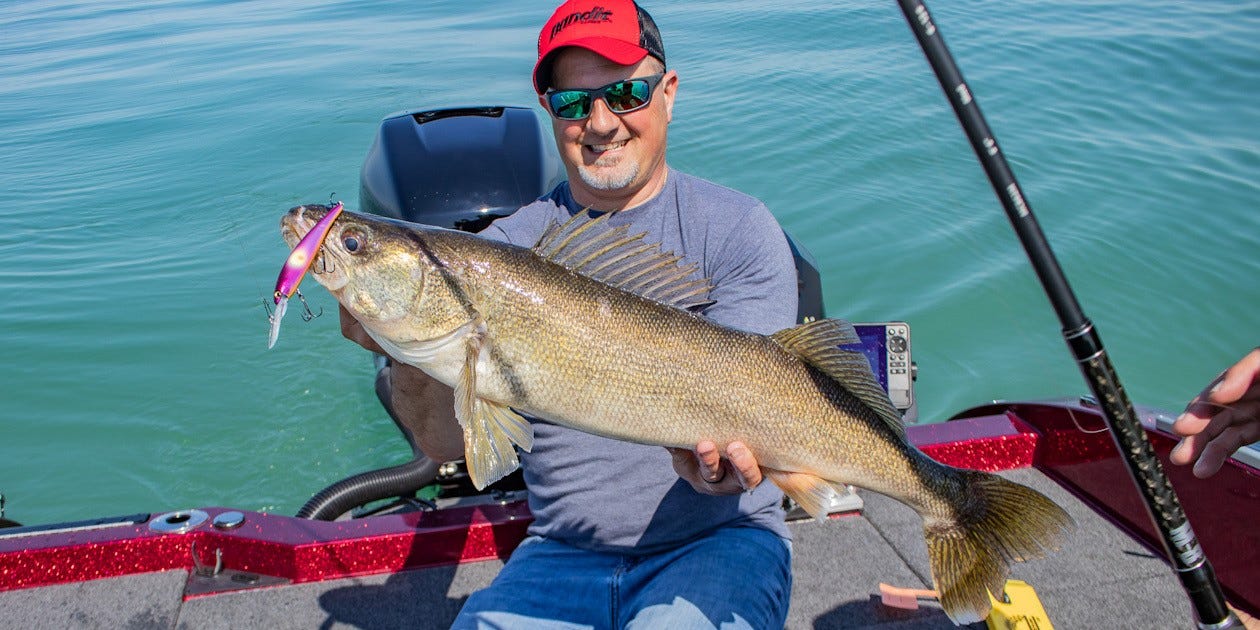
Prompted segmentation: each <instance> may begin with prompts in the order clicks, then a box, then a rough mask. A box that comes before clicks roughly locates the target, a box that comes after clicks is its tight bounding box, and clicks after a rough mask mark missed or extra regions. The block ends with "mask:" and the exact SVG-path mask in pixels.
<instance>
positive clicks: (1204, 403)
mask: <svg viewBox="0 0 1260 630" xmlns="http://www.w3.org/2000/svg"><path fill="white" fill-rule="evenodd" d="M1172 430H1173V432H1174V433H1176V434H1177V435H1180V436H1182V440H1181V442H1180V443H1178V444H1177V446H1176V447H1174V448H1173V450H1172V453H1171V454H1170V455H1169V459H1170V460H1171V461H1172V463H1174V464H1179V465H1185V464H1189V463H1191V462H1194V476H1196V477H1199V478H1205V477H1210V476H1212V475H1214V474H1216V471H1218V470H1220V469H1221V466H1222V465H1224V464H1225V460H1227V459H1229V456H1230V455H1232V454H1233V453H1234V451H1236V450H1238V449H1239V448H1240V447H1243V446H1246V445H1248V444H1251V443H1252V442H1255V441H1257V440H1260V348H1256V349H1255V350H1252V351H1251V352H1250V353H1249V354H1248V355H1247V356H1245V357H1243V358H1242V360H1240V361H1239V362H1238V363H1235V364H1234V366H1233V367H1231V368H1229V369H1228V370H1225V372H1224V373H1222V374H1221V375H1220V376H1218V377H1216V378H1215V379H1214V380H1213V381H1212V382H1211V383H1208V386H1207V387H1205V388H1204V389H1203V391H1202V392H1200V393H1199V395H1198V396H1195V397H1194V399H1193V400H1191V401H1190V404H1189V405H1186V410H1185V412H1184V413H1182V414H1181V416H1179V417H1178V418H1177V420H1176V421H1175V422H1173V425H1172Z"/></svg>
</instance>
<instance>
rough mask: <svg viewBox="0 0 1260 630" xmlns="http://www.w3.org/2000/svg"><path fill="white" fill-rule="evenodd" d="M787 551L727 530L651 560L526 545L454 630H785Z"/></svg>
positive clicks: (766, 536)
mask: <svg viewBox="0 0 1260 630" xmlns="http://www.w3.org/2000/svg"><path fill="white" fill-rule="evenodd" d="M790 545H791V543H789V542H788V541H786V540H784V539H782V538H779V537H778V536H777V535H775V534H773V533H771V532H768V531H766V530H764V529H756V528H751V527H724V528H722V529H719V530H718V531H716V532H714V533H713V534H712V535H710V536H708V537H706V538H703V539H700V540H697V541H695V542H692V543H689V544H686V545H683V546H681V547H679V548H677V549H671V550H669V551H664V552H661V553H657V554H651V555H646V556H627V555H621V554H615V553H600V552H594V551H586V550H582V549H578V548H576V547H572V546H569V545H566V544H564V543H560V542H556V541H552V540H547V539H544V538H539V537H536V536H531V537H529V538H526V539H525V540H524V541H522V542H521V544H520V546H519V547H517V548H516V551H515V552H513V553H512V557H511V558H510V559H509V560H508V562H507V564H505V565H504V567H503V570H502V571H500V572H499V575H498V577H496V578H495V580H494V582H493V583H492V584H491V585H490V586H488V587H486V588H485V589H483V590H481V591H478V592H476V593H473V594H472V596H470V597H469V598H468V601H467V602H466V603H465V604H464V608H463V610H461V611H460V613H459V617H457V618H456V619H455V622H454V624H452V626H451V627H452V628H459V629H465V628H475V629H478V630H484V629H487V628H504V629H517V628H520V629H525V628H530V629H533V628H640V629H643V628H669V629H671V630H672V629H675V628H677V629H681V630H688V629H699V628H706V629H712V628H718V629H720V630H728V629H729V630H734V629H736V628H751V629H754V630H763V629H766V628H782V627H783V623H784V621H785V620H786V619H787V612H788V601H789V599H790V598H791V593H792V561H791V547H790Z"/></svg>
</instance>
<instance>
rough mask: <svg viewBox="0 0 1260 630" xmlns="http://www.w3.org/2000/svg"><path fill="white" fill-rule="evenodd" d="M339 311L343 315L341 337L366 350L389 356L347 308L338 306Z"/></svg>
mask: <svg viewBox="0 0 1260 630" xmlns="http://www.w3.org/2000/svg"><path fill="white" fill-rule="evenodd" d="M337 310H338V311H339V312H340V315H341V335H342V336H343V337H345V338H346V339H349V340H350V341H353V342H355V343H357V344H359V345H360V346H363V347H364V348H366V349H368V350H371V351H372V352H375V353H377V354H389V353H387V352H385V350H384V349H383V348H381V346H380V344H378V343H376V340H375V339H373V338H372V336H371V335H369V334H368V333H367V331H366V330H364V329H363V324H360V323H359V320H357V319H355V318H354V315H351V314H350V311H347V310H346V307H344V306H342V305H340V304H338V305H337Z"/></svg>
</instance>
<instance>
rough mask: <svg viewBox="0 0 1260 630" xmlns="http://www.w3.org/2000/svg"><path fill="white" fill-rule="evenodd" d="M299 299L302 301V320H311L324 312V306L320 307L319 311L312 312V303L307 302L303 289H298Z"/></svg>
mask: <svg viewBox="0 0 1260 630" xmlns="http://www.w3.org/2000/svg"><path fill="white" fill-rule="evenodd" d="M296 293H297V296H298V299H299V300H301V301H302V321H304V322H309V321H311V320H312V319H315V318H316V317H319V316H320V315H323V314H324V307H322V306H321V307H319V313H318V314H317V313H313V312H311V305H310V304H307V303H306V296H305V295H302V292H301V291H296Z"/></svg>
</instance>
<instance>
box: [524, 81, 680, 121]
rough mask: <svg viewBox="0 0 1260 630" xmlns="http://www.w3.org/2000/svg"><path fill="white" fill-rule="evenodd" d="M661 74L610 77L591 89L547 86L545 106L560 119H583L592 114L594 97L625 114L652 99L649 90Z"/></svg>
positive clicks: (655, 84)
mask: <svg viewBox="0 0 1260 630" xmlns="http://www.w3.org/2000/svg"><path fill="white" fill-rule="evenodd" d="M664 76H665V74H664V73H661V74H654V75H652V76H650V77H639V78H636V79H624V80H622V81H613V82H612V83H609V84H608V85H605V86H604V87H600V88H595V89H593V90H581V89H573V90H547V106H548V107H549V108H551V115H552V116H555V117H556V118H559V119H560V120H582V119H584V118H587V117H589V116H590V115H591V110H593V109H594V108H595V99H597V98H602V99H604V103H605V104H607V105H608V109H609V110H611V111H612V112H613V113H614V114H628V113H630V112H632V111H635V110H636V109H643V108H644V107H647V105H648V103H651V102H652V92H653V91H654V90H656V86H657V84H659V83H660V82H661V79H662V78H663V77H664Z"/></svg>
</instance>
